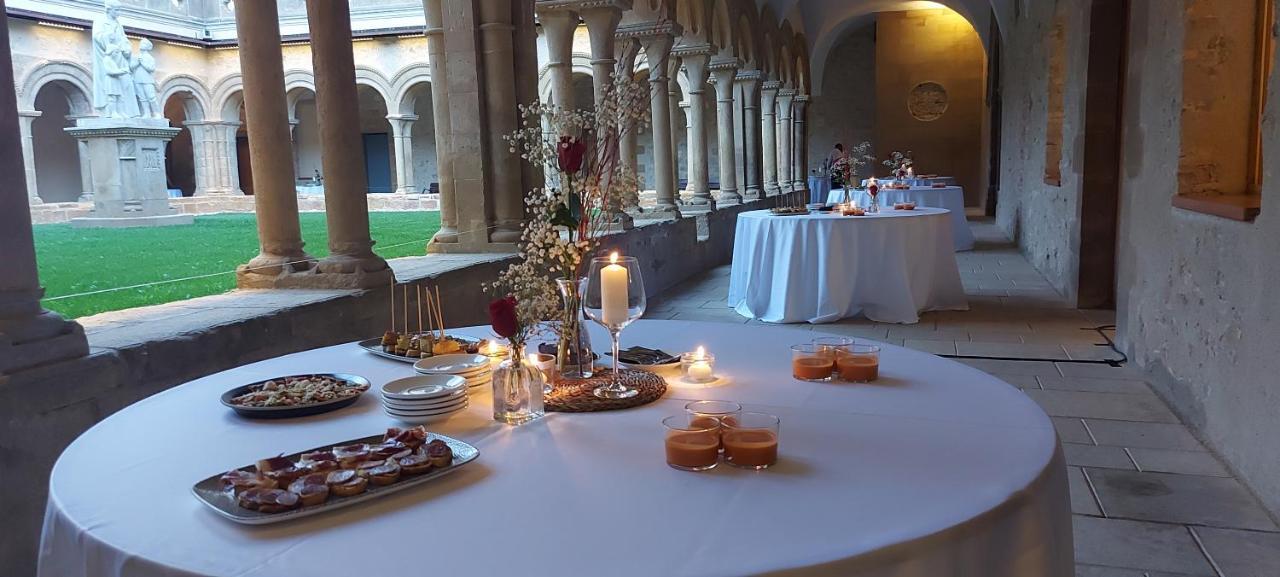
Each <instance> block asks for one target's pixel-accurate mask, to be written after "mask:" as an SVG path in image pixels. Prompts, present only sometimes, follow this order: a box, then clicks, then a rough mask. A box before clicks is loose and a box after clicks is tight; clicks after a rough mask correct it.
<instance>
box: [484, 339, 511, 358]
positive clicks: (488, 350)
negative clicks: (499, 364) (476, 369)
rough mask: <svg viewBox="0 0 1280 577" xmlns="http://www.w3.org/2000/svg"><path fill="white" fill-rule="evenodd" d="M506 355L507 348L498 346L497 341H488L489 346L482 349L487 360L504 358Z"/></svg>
mask: <svg viewBox="0 0 1280 577" xmlns="http://www.w3.org/2000/svg"><path fill="white" fill-rule="evenodd" d="M506 355H507V347H504V346H502V345H500V344H498V342H497V341H489V346H487V347H485V348H484V356H486V357H489V358H496V357H504V356H506Z"/></svg>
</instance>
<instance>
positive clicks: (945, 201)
mask: <svg viewBox="0 0 1280 577" xmlns="http://www.w3.org/2000/svg"><path fill="white" fill-rule="evenodd" d="M866 194H867V193H866V191H860V190H852V189H851V190H849V196H850V198H852V199H853V201H854V202H857V203H859V204H865V203H866V198H865V196H864V195H866ZM879 196H880V204H881V205H882V206H887V207H890V208H892V207H893V203H895V202H914V203H916V206H929V207H933V208H945V209H947V210H949V211H951V235H952V237H953V238H954V239H955V244H956V250H973V231H972V230H969V220H968V219H967V218H965V214H964V189H962V188H960V187H958V186H947V187H942V188H933V187H912V188H908V189H905V190H904V189H897V188H893V189H884V188H882V189H880V194H879ZM841 202H844V189H840V188H835V189H832V190H831V192H830V193H829V194H828V195H827V204H839V203H841Z"/></svg>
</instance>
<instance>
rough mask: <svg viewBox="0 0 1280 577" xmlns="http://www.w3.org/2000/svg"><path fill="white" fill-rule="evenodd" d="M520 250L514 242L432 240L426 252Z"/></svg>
mask: <svg viewBox="0 0 1280 577" xmlns="http://www.w3.org/2000/svg"><path fill="white" fill-rule="evenodd" d="M519 251H520V245H518V244H516V243H514V242H487V243H469V242H436V241H435V240H432V241H431V243H430V244H428V245H427V254H467V253H486V254H489V253H493V254H500V253H511V254H514V253H517V252H519Z"/></svg>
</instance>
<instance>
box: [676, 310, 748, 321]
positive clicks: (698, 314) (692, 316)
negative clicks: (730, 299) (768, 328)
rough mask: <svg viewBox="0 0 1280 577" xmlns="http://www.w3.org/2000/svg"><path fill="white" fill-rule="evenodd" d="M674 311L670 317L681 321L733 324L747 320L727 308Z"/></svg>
mask: <svg viewBox="0 0 1280 577" xmlns="http://www.w3.org/2000/svg"><path fill="white" fill-rule="evenodd" d="M675 313H676V314H675V316H673V317H671V318H672V319H676V320H681V321H711V322H721V323H735V324H745V323H746V322H747V317H744V316H742V315H740V314H738V313H735V312H733V311H731V310H728V309H725V310H724V311H712V310H705V309H703V310H686V309H678V310H676V311H675Z"/></svg>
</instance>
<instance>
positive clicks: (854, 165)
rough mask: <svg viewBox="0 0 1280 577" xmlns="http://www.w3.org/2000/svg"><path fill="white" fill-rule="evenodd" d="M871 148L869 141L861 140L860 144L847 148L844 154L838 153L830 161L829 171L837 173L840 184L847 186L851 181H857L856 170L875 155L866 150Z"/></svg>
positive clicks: (873, 158) (869, 161)
mask: <svg viewBox="0 0 1280 577" xmlns="http://www.w3.org/2000/svg"><path fill="white" fill-rule="evenodd" d="M870 150H871V143H870V142H866V141H863V142H862V143H861V144H858V145H857V146H854V147H853V148H850V149H849V152H848V153H846V154H842V155H840V157H839V158H837V159H836V160H835V162H833V163H831V172H832V173H834V174H837V175H839V177H840V182H841V184H842V185H843V186H844V187H845V188H848V187H849V186H850V184H851V183H854V182H857V181H856V180H854V179H856V178H857V176H858V170H859V169H861V168H862V167H864V166H866V165H867V164H869V163H871V162H873V161H874V160H875V159H876V157H874V156H871V155H870V154H868V152H869V151H870Z"/></svg>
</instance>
